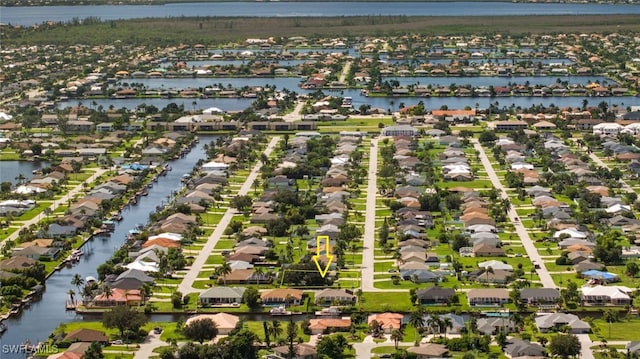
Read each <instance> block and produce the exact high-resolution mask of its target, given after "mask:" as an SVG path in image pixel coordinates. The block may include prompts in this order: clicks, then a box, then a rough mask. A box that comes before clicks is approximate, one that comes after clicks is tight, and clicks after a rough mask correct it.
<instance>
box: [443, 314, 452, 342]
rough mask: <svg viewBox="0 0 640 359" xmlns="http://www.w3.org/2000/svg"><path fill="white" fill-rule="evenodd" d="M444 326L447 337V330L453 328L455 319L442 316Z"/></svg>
mask: <svg viewBox="0 0 640 359" xmlns="http://www.w3.org/2000/svg"><path fill="white" fill-rule="evenodd" d="M442 327H443V328H444V337H445V338H446V337H447V330H450V329H453V321H451V317H444V318H442Z"/></svg>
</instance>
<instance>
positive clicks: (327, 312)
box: [316, 307, 340, 317]
mask: <svg viewBox="0 0 640 359" xmlns="http://www.w3.org/2000/svg"><path fill="white" fill-rule="evenodd" d="M316 315H317V316H328V317H335V316H339V315H340V309H339V308H338V307H329V308H323V309H322V310H320V311H317V312H316Z"/></svg>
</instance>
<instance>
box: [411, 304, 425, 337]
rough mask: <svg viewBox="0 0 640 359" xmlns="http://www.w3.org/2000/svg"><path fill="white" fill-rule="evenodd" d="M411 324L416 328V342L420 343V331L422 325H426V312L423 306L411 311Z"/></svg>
mask: <svg viewBox="0 0 640 359" xmlns="http://www.w3.org/2000/svg"><path fill="white" fill-rule="evenodd" d="M409 324H411V325H412V326H413V327H414V328H415V330H416V337H415V342H416V344H419V343H420V340H419V339H418V332H419V330H420V329H422V327H424V312H423V311H422V308H418V309H417V310H416V311H414V312H412V313H411V316H410V317H409Z"/></svg>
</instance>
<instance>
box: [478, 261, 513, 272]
mask: <svg viewBox="0 0 640 359" xmlns="http://www.w3.org/2000/svg"><path fill="white" fill-rule="evenodd" d="M478 267H480V268H485V269H486V268H489V267H491V269H502V270H506V271H510V272H511V271H513V266H512V265H510V264H506V263H504V262H501V261H497V260H490V261H486V262H481V263H478Z"/></svg>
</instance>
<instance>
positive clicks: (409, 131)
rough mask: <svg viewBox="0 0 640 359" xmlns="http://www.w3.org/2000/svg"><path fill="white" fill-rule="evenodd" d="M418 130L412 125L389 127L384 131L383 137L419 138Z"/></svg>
mask: <svg viewBox="0 0 640 359" xmlns="http://www.w3.org/2000/svg"><path fill="white" fill-rule="evenodd" d="M417 135H418V130H417V129H416V128H415V127H413V126H410V125H398V126H387V127H385V128H383V129H382V136H391V137H399V136H410V137H413V136H417Z"/></svg>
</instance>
